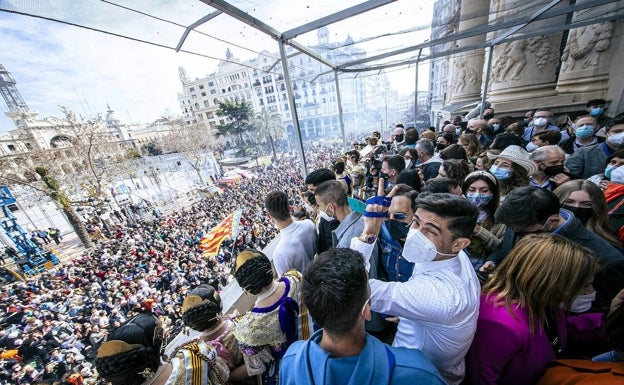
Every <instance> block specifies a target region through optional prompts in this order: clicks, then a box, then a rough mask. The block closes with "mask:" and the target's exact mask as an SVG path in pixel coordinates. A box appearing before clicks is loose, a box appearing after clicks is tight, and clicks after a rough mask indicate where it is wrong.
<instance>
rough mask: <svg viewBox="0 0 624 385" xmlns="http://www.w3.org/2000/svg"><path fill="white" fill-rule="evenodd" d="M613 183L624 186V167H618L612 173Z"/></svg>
mask: <svg viewBox="0 0 624 385" xmlns="http://www.w3.org/2000/svg"><path fill="white" fill-rule="evenodd" d="M611 182H613V183H617V184H624V167H617V168H616V169H615V170H613V171H611Z"/></svg>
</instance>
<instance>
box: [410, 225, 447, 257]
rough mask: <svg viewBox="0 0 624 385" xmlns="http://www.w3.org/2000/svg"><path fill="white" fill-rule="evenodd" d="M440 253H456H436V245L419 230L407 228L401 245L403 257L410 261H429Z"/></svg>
mask: <svg viewBox="0 0 624 385" xmlns="http://www.w3.org/2000/svg"><path fill="white" fill-rule="evenodd" d="M438 254H440V255H442V256H447V257H452V256H455V255H457V254H444V253H438V249H437V248H436V246H435V245H434V244H433V242H431V241H430V240H429V238H427V237H426V236H425V235H424V234H423V233H422V232H421V231H420V230H416V229H409V231H408V232H407V238H406V239H405V246H403V254H402V255H403V258H404V259H405V260H406V261H408V262H412V263H423V262H431V261H433V260H434V259H435V257H436V256H437V255H438Z"/></svg>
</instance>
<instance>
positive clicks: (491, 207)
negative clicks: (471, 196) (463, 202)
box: [462, 171, 500, 228]
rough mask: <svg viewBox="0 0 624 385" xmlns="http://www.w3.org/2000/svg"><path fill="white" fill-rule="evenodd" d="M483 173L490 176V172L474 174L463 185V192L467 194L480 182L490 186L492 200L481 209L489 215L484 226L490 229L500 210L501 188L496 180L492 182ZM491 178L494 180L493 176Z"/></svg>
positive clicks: (484, 221)
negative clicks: (496, 213) (498, 209)
mask: <svg viewBox="0 0 624 385" xmlns="http://www.w3.org/2000/svg"><path fill="white" fill-rule="evenodd" d="M483 173H488V174H489V172H488V171H482V172H479V173H475V174H472V175H470V176H468V177H467V178H466V179H464V183H463V184H462V191H463V193H464V195H465V194H467V193H468V189H469V188H470V185H471V184H473V183H474V182H476V181H478V180H482V181H484V182H485V183H486V184H487V185H488V188H489V189H490V192H491V193H492V199H491V200H490V201H489V202H488V204H487V205H485V206H483V207H482V208H481V209H483V210H484V211H485V212H486V213H487V217H486V218H485V220H483V225H484V226H485V227H487V228H489V227H490V226H491V225H493V224H494V213H495V212H496V209H497V208H498V205H499V202H500V188H499V186H498V182H497V180H496V179H494V180H492V179H491V178H490V177H488V176H487V175H485V174H483ZM490 175H491V174H490ZM491 177H492V178H494V176H493V175H491Z"/></svg>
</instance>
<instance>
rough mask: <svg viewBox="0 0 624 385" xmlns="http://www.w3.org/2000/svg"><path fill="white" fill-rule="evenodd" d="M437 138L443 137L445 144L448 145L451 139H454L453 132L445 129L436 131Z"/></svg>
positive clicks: (451, 141)
mask: <svg viewBox="0 0 624 385" xmlns="http://www.w3.org/2000/svg"><path fill="white" fill-rule="evenodd" d="M438 138H444V140H446V143H447V145H450V144H451V143H453V140H454V139H455V133H454V132H446V131H442V132H438V134H437V135H436V140H437V139H438Z"/></svg>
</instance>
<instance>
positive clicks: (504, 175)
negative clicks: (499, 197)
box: [490, 166, 511, 180]
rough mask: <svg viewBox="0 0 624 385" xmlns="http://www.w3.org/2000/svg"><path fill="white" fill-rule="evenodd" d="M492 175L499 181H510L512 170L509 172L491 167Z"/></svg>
mask: <svg viewBox="0 0 624 385" xmlns="http://www.w3.org/2000/svg"><path fill="white" fill-rule="evenodd" d="M490 173H491V174H492V175H494V177H495V178H496V179H498V180H505V179H509V177H510V176H511V170H507V169H506V168H500V167H496V166H492V167H490Z"/></svg>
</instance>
